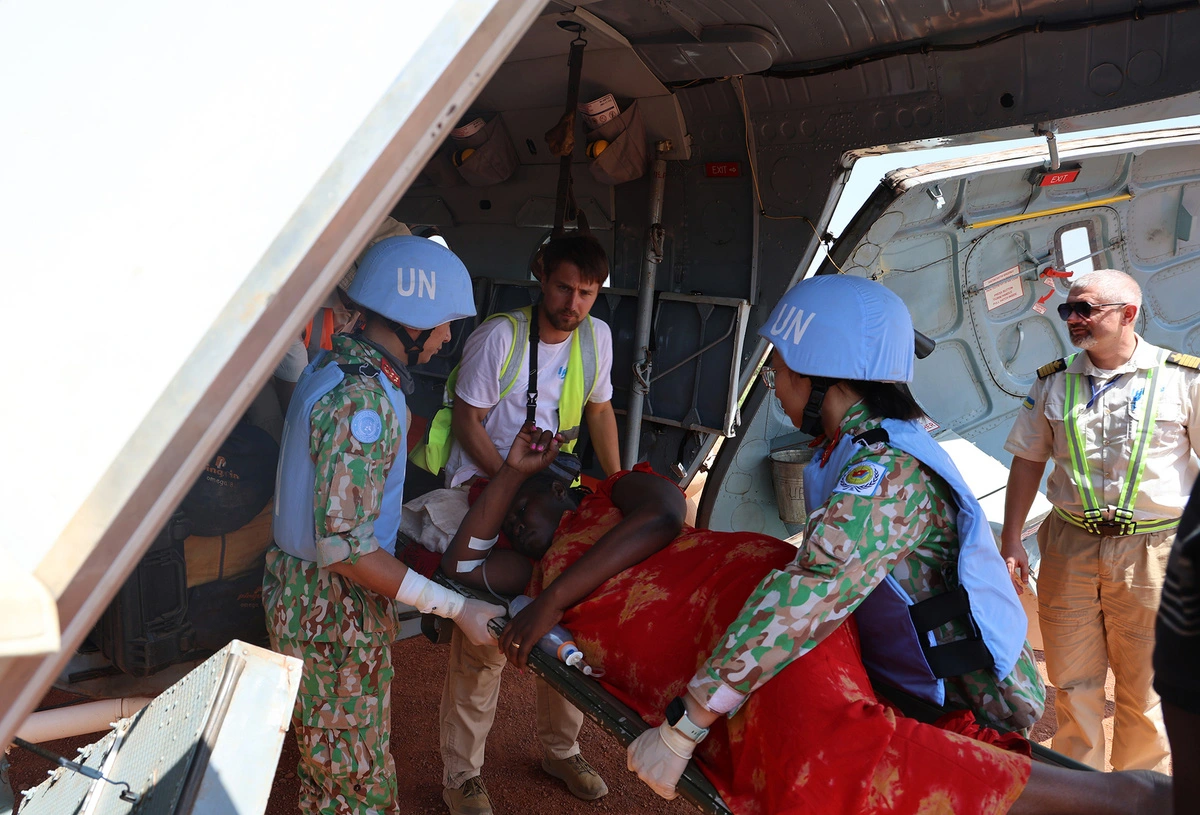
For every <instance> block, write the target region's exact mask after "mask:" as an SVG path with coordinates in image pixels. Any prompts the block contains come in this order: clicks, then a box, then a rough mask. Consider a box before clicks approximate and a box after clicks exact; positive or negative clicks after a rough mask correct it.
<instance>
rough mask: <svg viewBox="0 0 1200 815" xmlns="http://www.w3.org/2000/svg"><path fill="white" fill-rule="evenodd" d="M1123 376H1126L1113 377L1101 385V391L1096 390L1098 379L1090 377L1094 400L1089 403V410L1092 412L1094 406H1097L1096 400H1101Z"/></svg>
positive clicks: (1089, 381) (1089, 382)
mask: <svg viewBox="0 0 1200 815" xmlns="http://www.w3.org/2000/svg"><path fill="white" fill-rule="evenodd" d="M1122 376H1124V374H1117V375H1116V376H1114V377H1112V378H1111V379H1109V380H1108V381H1107V382H1105V383H1104V384H1103V385H1101V386H1100V390H1096V378H1095V377H1093V376H1091V375H1089V376H1088V384H1089V385H1091V387H1092V398H1091V399H1089V400H1088V401H1087V409H1088V410H1091V409H1092V405H1094V404H1096V400H1097V399H1099V398H1100V397H1101V395H1103V393H1104V392H1105V391H1106V390H1108V389H1109V388H1111V387H1112V386H1113V385H1115V384H1117V380H1119V379H1120V378H1121V377H1122Z"/></svg>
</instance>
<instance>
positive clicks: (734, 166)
mask: <svg viewBox="0 0 1200 815" xmlns="http://www.w3.org/2000/svg"><path fill="white" fill-rule="evenodd" d="M704 174H705V175H706V176H708V177H709V178H738V177H739V176H741V174H742V169H741V166H740V165H739V164H738V163H737V162H736V161H710V162H708V163H707V164H705V165H704Z"/></svg>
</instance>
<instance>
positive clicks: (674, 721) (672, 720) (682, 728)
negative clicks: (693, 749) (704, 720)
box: [667, 696, 708, 744]
mask: <svg viewBox="0 0 1200 815" xmlns="http://www.w3.org/2000/svg"><path fill="white" fill-rule="evenodd" d="M667 724H669V725H671V727H673V728H675V729H676V730H678V731H679V732H680V733H682V734H683V735H685V736H687V737H688V738H689V739H691V740H692V741H694V742H696V744H699V743H700V742H702V741H704V737H705V736H707V735H708V728H707V727H700V726H699V725H697V724H696V723H695V722H693V721H692V720H691V719H689V718H688V715H687V705H685V704H684V703H683V699H681V698H680V697H678V696H676V697H675V698H674V699H672V700H671V704H669V705H667Z"/></svg>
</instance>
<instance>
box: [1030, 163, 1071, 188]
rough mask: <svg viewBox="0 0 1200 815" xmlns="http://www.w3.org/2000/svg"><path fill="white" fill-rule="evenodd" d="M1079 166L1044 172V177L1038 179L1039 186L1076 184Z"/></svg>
mask: <svg viewBox="0 0 1200 815" xmlns="http://www.w3.org/2000/svg"><path fill="white" fill-rule="evenodd" d="M1079 169H1080V168H1078V167H1071V168H1063V169H1062V170H1059V171H1058V172H1054V173H1043V174H1042V178H1041V180H1040V181H1038V186H1039V187H1053V186H1055V185H1057V184H1074V183H1075V179H1077V178H1079Z"/></svg>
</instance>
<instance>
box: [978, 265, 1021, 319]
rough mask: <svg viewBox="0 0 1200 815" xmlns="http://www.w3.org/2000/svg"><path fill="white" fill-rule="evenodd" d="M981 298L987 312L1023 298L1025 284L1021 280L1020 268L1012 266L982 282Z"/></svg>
mask: <svg viewBox="0 0 1200 815" xmlns="http://www.w3.org/2000/svg"><path fill="white" fill-rule="evenodd" d="M983 296H984V299H985V300H986V301H987V308H988V311H992V310H994V309H998V308H1000V306H1003V305H1005V304H1007V303H1011V302H1012V301H1013V300H1020V299H1021V298H1022V297H1024V296H1025V283H1024V282H1023V281H1022V280H1021V267H1020V266H1013V267H1012V268H1011V269H1005V270H1004V271H1003V272H1001V273H1000V274H998V275H993V276H992V277H989V278H988V279H987V280H985V281H983Z"/></svg>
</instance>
